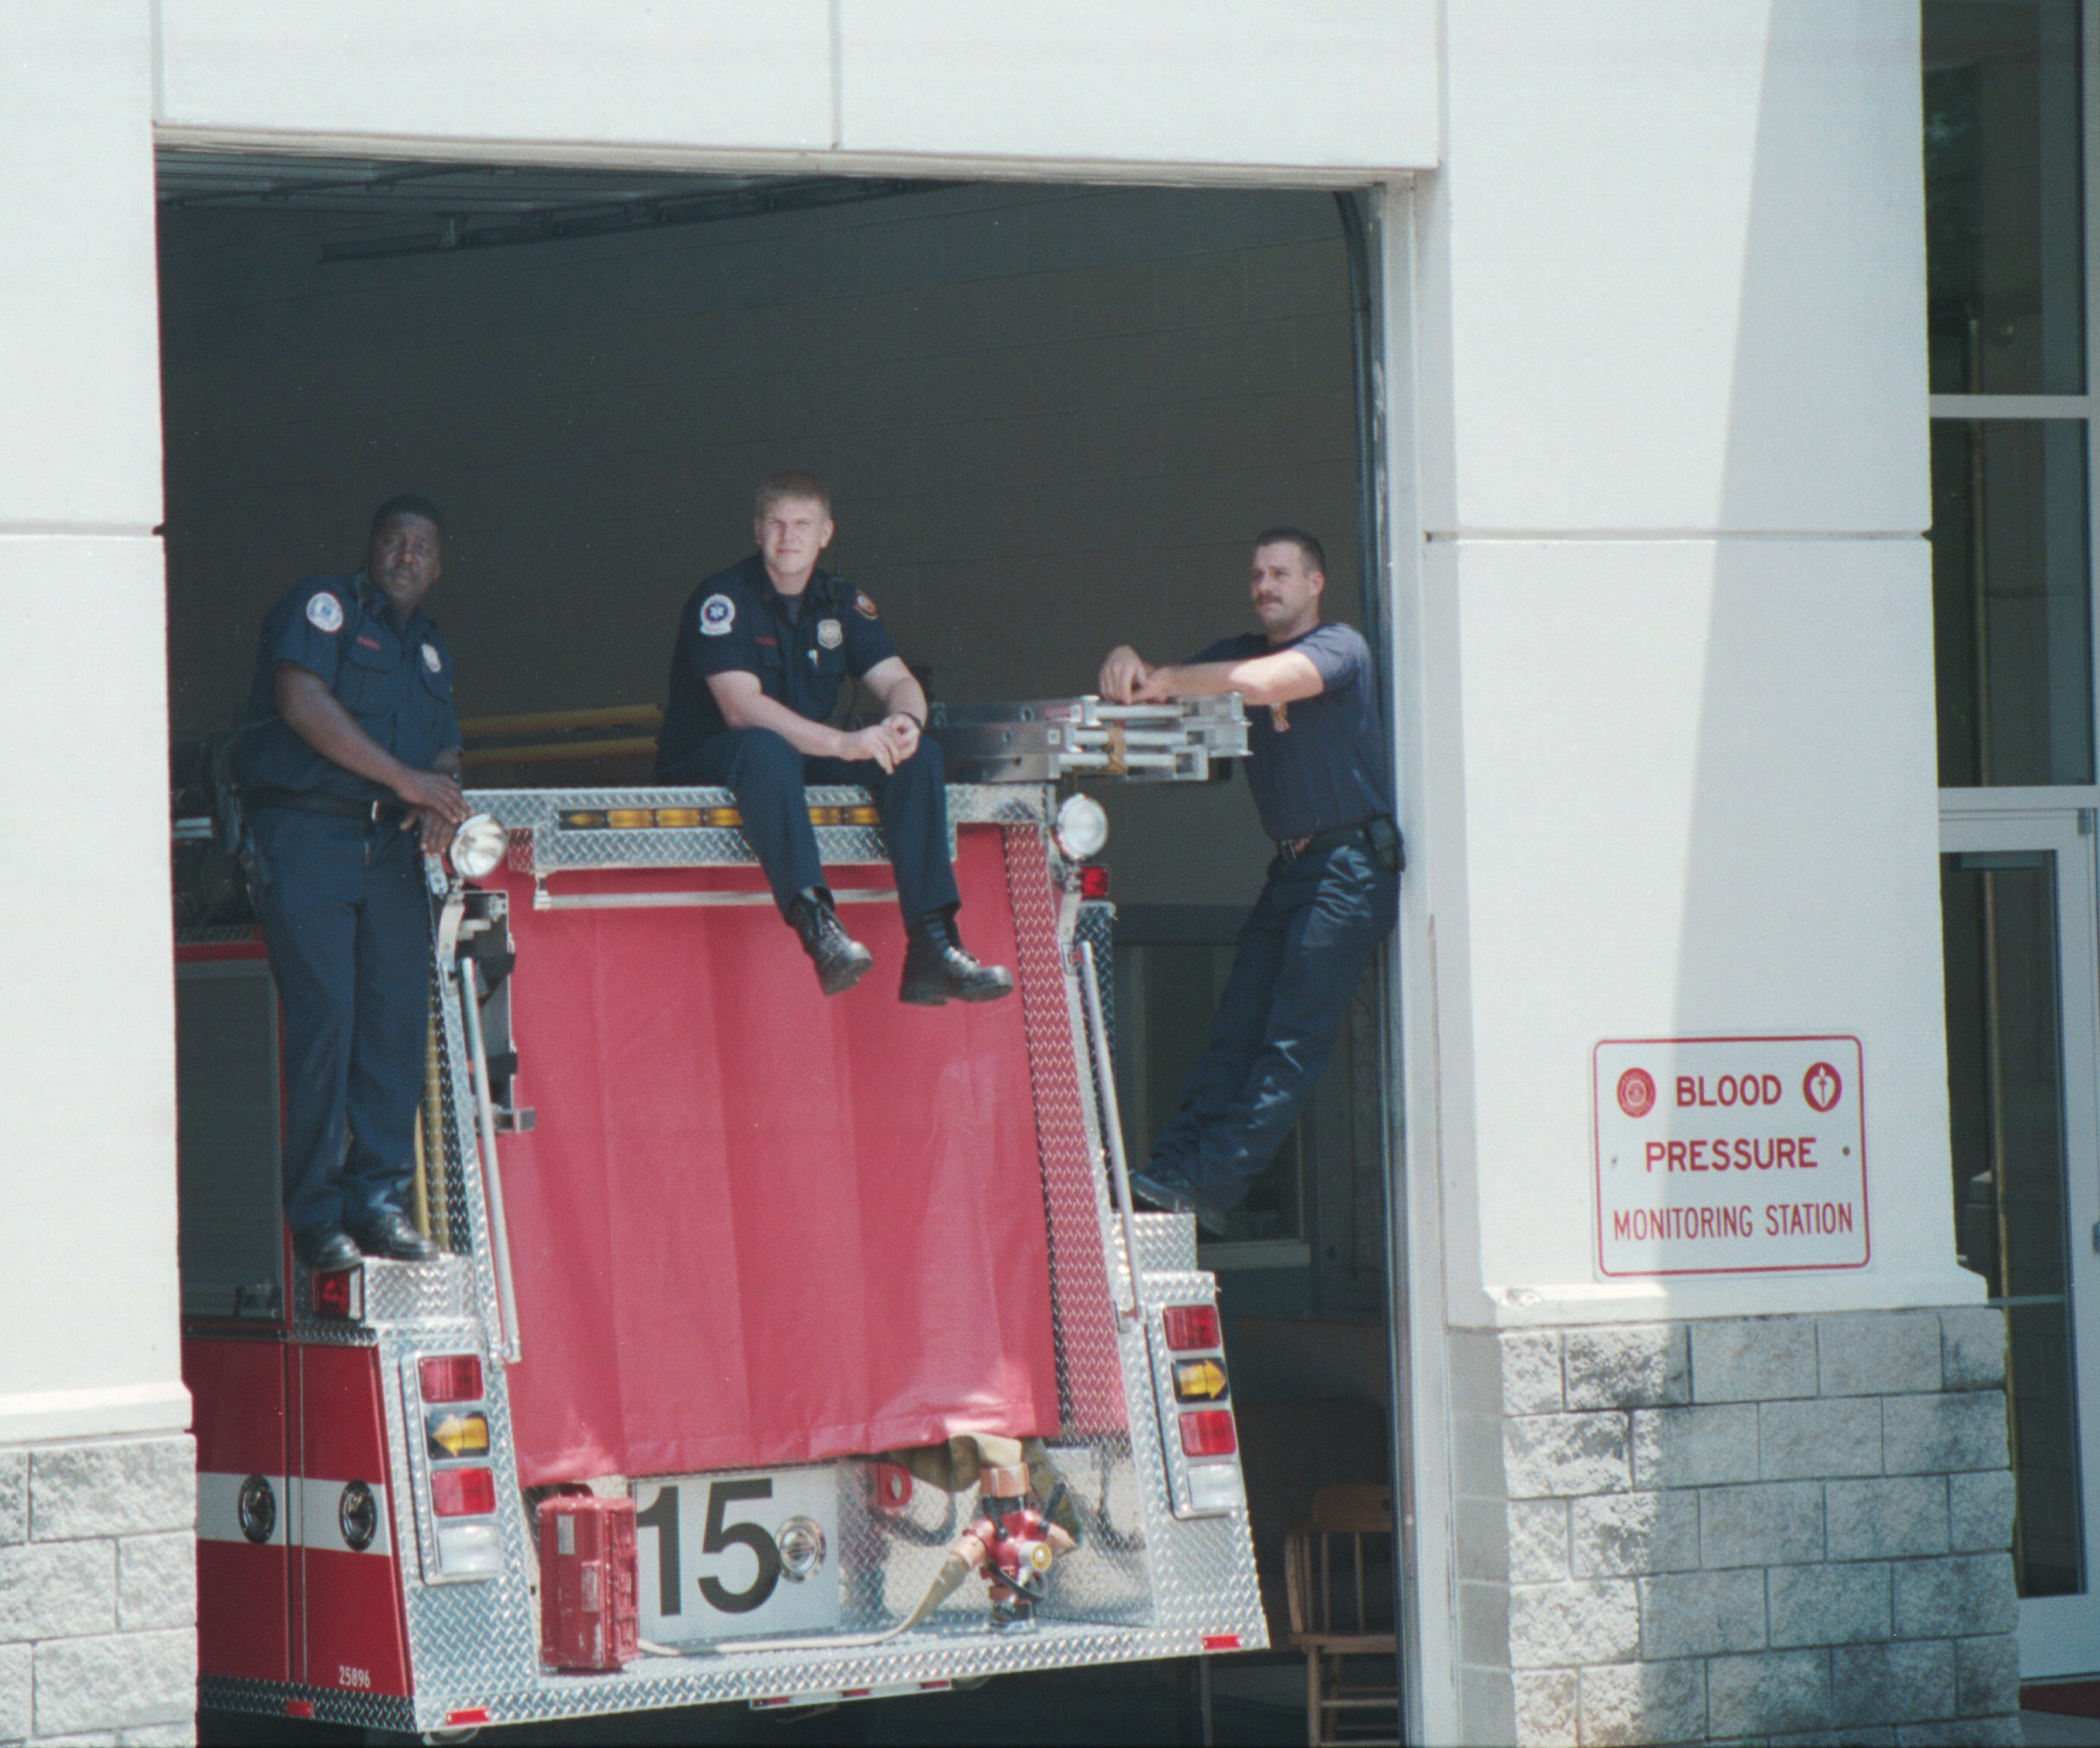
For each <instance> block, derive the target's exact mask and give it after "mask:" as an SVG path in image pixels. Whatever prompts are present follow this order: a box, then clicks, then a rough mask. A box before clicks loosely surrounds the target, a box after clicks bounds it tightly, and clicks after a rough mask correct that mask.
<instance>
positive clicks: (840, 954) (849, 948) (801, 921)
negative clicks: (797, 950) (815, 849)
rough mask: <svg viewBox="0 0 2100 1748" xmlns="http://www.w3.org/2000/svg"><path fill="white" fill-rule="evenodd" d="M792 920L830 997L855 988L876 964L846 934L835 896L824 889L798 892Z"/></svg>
mask: <svg viewBox="0 0 2100 1748" xmlns="http://www.w3.org/2000/svg"><path fill="white" fill-rule="evenodd" d="M787 920H788V922H792V923H793V924H794V932H795V933H796V934H798V935H800V937H801V939H802V951H803V952H804V953H807V954H808V955H809V958H810V962H811V963H812V964H813V965H814V966H816V967H817V984H818V986H819V988H820V989H822V990H823V991H824V992H825V995H827V996H835V995H838V994H839V993H840V992H842V991H845V990H850V989H851V988H852V987H853V985H855V984H857V983H858V982H859V981H860V980H861V979H862V978H863V976H864V975H865V974H866V972H867V970H868V967H869V966H871V965H873V964H874V963H875V955H874V954H873V953H870V952H869V951H868V949H867V948H866V947H863V946H862V945H861V944H860V943H859V942H858V941H856V940H854V939H853V937H852V936H851V935H850V934H847V933H846V930H845V925H844V923H842V922H839V920H838V912H837V911H835V910H833V909H832V895H831V894H830V893H828V892H826V891H825V890H824V889H823V888H822V887H821V886H811V887H806V888H805V889H804V890H802V891H800V892H798V893H796V894H795V896H794V900H793V902H791V903H789V905H788V906H787Z"/></svg>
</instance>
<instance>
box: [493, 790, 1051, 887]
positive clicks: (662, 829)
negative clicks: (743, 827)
mask: <svg viewBox="0 0 2100 1748" xmlns="http://www.w3.org/2000/svg"><path fill="white" fill-rule="evenodd" d="M804 794H805V795H806V797H807V799H808V804H809V805H810V806H811V807H813V808H865V807H868V806H870V805H871V799H870V795H869V794H868V792H867V790H865V789H860V788H857V787H846V786H841V785H836V784H813V785H812V786H811V787H810V788H809V789H806V790H805V791H804ZM1017 796H1018V797H1020V798H1021V799H1018V800H1017V799H1016V797H1017ZM466 802H467V806H468V807H469V808H471V809H472V810H473V811H474V812H476V813H482V814H490V815H491V816H492V817H493V818H494V819H495V820H497V823H498V824H500V825H502V826H503V827H506V828H508V830H509V833H510V866H511V869H512V871H514V872H516V873H520V874H534V875H547V874H551V873H554V872H556V871H560V870H562V869H571V870H573V869H581V868H748V867H756V866H757V865H758V857H757V854H756V852H755V851H753V850H752V848H751V846H750V844H749V843H748V842H747V841H746V840H745V839H744V836H743V833H742V832H741V831H739V830H737V828H736V827H727V826H714V827H709V826H647V827H643V828H639V829H634V828H629V829H615V828H613V827H610V826H608V827H603V828H598V827H591V828H586V829H581V830H579V829H572V828H565V827H563V826H562V824H561V816H562V815H563V814H578V813H610V812H612V811H614V810H623V811H624V810H636V811H639V810H642V809H647V810H648V811H650V812H652V813H654V812H655V811H656V810H657V809H659V808H681V809H686V810H693V809H702V810H704V809H706V808H734V807H735V806H736V805H737V798H736V796H734V795H731V793H730V792H729V790H727V789H471V790H469V791H468V792H467V796H466ZM1041 805H1042V803H1041V800H1040V799H1036V798H1034V796H1033V795H1032V792H1030V791H1028V790H1026V789H1022V790H1015V789H1006V790H998V789H988V788H986V787H985V786H984V785H979V784H964V783H957V784H951V785H950V786H949V789H948V855H949V857H950V858H951V859H952V858H953V857H954V855H955V828H956V827H958V826H969V825H993V824H1003V823H1008V822H1009V821H1015V822H1017V821H1019V820H1023V819H1028V818H1041V817H1042V815H1041V812H1040V809H1041ZM815 831H816V834H817V853H818V856H819V858H820V859H821V860H822V861H823V862H824V863H825V865H826V866H830V867H855V866H884V867H886V866H888V865H889V848H888V846H886V845H885V844H884V843H883V841H882V832H881V830H880V828H879V827H875V826H851V825H828V826H818V827H815Z"/></svg>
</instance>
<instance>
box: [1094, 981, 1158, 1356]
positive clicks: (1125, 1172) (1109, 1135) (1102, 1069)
mask: <svg viewBox="0 0 2100 1748" xmlns="http://www.w3.org/2000/svg"><path fill="white" fill-rule="evenodd" d="M1079 986H1080V988H1081V990H1082V991H1084V993H1085V997H1086V1024H1087V1029H1088V1031H1090V1032H1091V1033H1092V1035H1093V1047H1094V1079H1095V1080H1096V1081H1097V1082H1098V1083H1099V1085H1100V1087H1101V1105H1102V1124H1101V1129H1102V1135H1101V1139H1102V1143H1103V1145H1104V1148H1105V1149H1106V1150H1107V1153H1108V1156H1109V1170H1110V1175H1112V1176H1113V1178H1114V1180H1115V1183H1116V1207H1117V1208H1118V1209H1119V1210H1120V1211H1121V1213H1122V1215H1123V1266H1124V1267H1125V1268H1127V1269H1128V1270H1129V1271H1130V1302H1129V1305H1127V1306H1123V1307H1120V1309H1121V1310H1122V1312H1123V1315H1124V1316H1126V1317H1130V1318H1135V1316H1136V1315H1137V1314H1138V1308H1139V1306H1140V1305H1141V1304H1142V1302H1143V1297H1144V1295H1143V1294H1142V1291H1141V1290H1140V1289H1139V1287H1138V1279H1137V1232H1136V1228H1135V1227H1134V1226H1132V1225H1131V1223H1130V1169H1129V1163H1128V1162H1126V1161H1125V1160H1124V1158H1123V1111H1122V1108H1121V1107H1120V1106H1119V1105H1117V1104H1116V1064H1115V1062H1114V1061H1112V1060H1111V1059H1110V1055H1109V1031H1108V1025H1107V1023H1106V1022H1105V1021H1104V1019H1103V1017H1102V1013H1101V978H1100V975H1099V973H1098V972H1096V970H1095V969H1094V944H1093V942H1092V941H1081V942H1080V943H1079Z"/></svg>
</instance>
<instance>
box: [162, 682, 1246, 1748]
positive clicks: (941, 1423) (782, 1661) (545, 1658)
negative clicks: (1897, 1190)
mask: <svg viewBox="0 0 2100 1748" xmlns="http://www.w3.org/2000/svg"><path fill="white" fill-rule="evenodd" d="M939 732H940V733H941V735H942V737H943V739H944V744H945V746H946V751H947V754H948V759H949V765H950V770H951V773H952V775H960V776H965V777H967V778H970V779H971V781H966V782H956V783H954V784H952V787H951V789H950V790H949V796H948V801H949V817H950V820H951V821H952V828H953V836H954V844H953V850H954V856H955V862H956V868H957V875H958V881H959V884H960V885H961V888H962V891H963V895H964V900H965V909H964V911H963V915H962V921H963V925H964V928H965V933H966V935H967V938H968V940H969V943H970V945H971V948H972V949H973V950H974V951H975V952H977V953H978V954H979V955H980V956H981V957H982V958H984V959H985V960H988V961H991V962H996V963H1003V964H1007V965H1009V966H1012V967H1013V968H1014V970H1015V979H1016V982H1017V985H1018V991H1017V995H1016V997H1015V998H1014V999H1012V1000H1009V1001H1004V1002H1000V1003H994V1004H984V1005H980V1006H963V1005H951V1006H949V1007H946V1008H942V1009H938V1010H921V1009H915V1008H908V1007H904V1006H901V1005H900V1004H897V1003H896V1002H895V999H894V996H893V992H892V991H889V989H888V988H886V987H883V986H882V985H883V984H885V983H886V979H885V978H883V977H882V976H881V975H880V974H879V973H878V975H877V976H876V977H874V978H870V979H867V980H866V981H865V982H864V983H863V985H861V987H860V988H858V989H857V990H855V991H851V992H849V993H848V994H846V995H844V996H842V997H839V998H835V999H833V1000H831V1001H828V1002H827V1001H825V999H824V998H822V997H821V996H820V995H819V992H818V991H817V990H816V988H815V986H814V983H813V979H811V978H810V976H809V973H808V970H807V967H806V965H805V964H804V963H803V961H802V959H801V955H800V953H799V952H798V951H797V950H796V948H795V946H794V941H793V939H792V937H791V936H790V935H789V934H787V931H785V930H784V929H782V928H781V926H780V924H779V922H778V919H777V917H775V915H772V914H771V909H770V899H769V896H768V895H767V893H766V891H765V889H764V886H763V883H762V880H761V879H760V878H759V876H758V871H757V869H756V865H755V862H754V858H753V857H752V854H751V852H750V847H749V846H748V845H747V844H746V843H745V841H744V840H743V837H742V835H741V834H740V833H739V831H738V829H737V823H738V822H737V815H736V813H735V808H734V804H733V801H732V799H731V797H730V795H728V794H727V793H726V792H725V791H722V790H716V789H575V790H566V791H564V790H553V789H511V790H503V789H490V790H478V791H474V792H472V793H471V794H470V796H469V801H470V805H471V807H472V808H475V809H476V810H477V812H478V815H479V817H478V820H475V821H471V822H470V824H469V827H466V828H463V830H462V833H461V835H460V837H459V839H456V840H455V843H454V846H453V849H452V854H451V855H450V856H449V857H448V858H430V859H429V860H428V862H427V873H428V877H429V884H430V890H431V903H432V913H433V948H434V950H433V965H432V979H431V1022H430V1026H429V1044H428V1073H427V1089H426V1097H425V1099H424V1103H423V1107H422V1112H421V1118H420V1121H419V1146H420V1152H421V1160H420V1163H419V1171H418V1178H417V1206H416V1210H415V1213H416V1217H417V1219H418V1220H419V1223H420V1224H421V1225H422V1226H423V1227H424V1228H425V1230H427V1232H429V1233H430V1234H431V1235H432V1236H433V1238H436V1239H437V1240H438V1242H439V1243H440V1245H441V1246H442V1247H443V1250H444V1255H443V1256H442V1257H441V1258H440V1260H439V1261H438V1262H436V1263H434V1264H397V1263H391V1262H385V1261H377V1260H368V1261H366V1262H364V1264H362V1265H361V1266H360V1267H358V1268H356V1269H352V1270H347V1271H343V1272H338V1273H333V1274H326V1275H313V1274H311V1273H309V1272H308V1271H307V1270H305V1269H304V1268H303V1267H302V1266H300V1264H297V1263H296V1262H295V1261H294V1259H293V1258H292V1257H291V1255H290V1253H289V1250H288V1245H287V1242H286V1238H285V1233H284V1231H283V1226H282V1220H281V1214H280V1212H279V1205H278V1190H277V1182H278V1178H277V1159H276V1156H277V1144H278V1128H279V1117H278V1112H279V1107H280V1102H281V1099H280V1084H279V1077H278V1067H277V1061H276V1054H275V1053H276V1042H275V1039H276V1006H275V995H274V993H273V991H272V988H271V985H270V980H269V967H268V965H267V963H266V961H265V960H264V958H263V950H262V947H261V945H260V942H259V941H258V940H257V939H256V935H255V932H254V930H253V929H252V928H250V927H248V926H245V925H243V924H239V923H231V924H228V923H225V922H220V923H217V924H213V923H210V922H202V923H197V924H195V925H194V926H192V927H188V928H182V929H180V930H179V932H178V941H179V945H178V948H177V961H178V963H177V996H178V1017H179V1051H178V1054H179V1074H180V1099H181V1106H180V1112H181V1114H180V1193H181V1199H182V1207H181V1213H182V1224H181V1233H182V1263H183V1293H184V1314H185V1340H184V1349H183V1353H184V1366H183V1369H184V1375H185V1377H186V1378H187V1381H188V1384H189V1386H190V1388H191V1390H192V1391H193V1394H194V1397H195V1402H196V1434H197V1455H198V1470H199V1474H198V1524H197V1533H198V1581H199V1662H200V1668H201V1679H200V1683H199V1697H200V1701H201V1703H202V1704H203V1705H205V1706H206V1707H220V1708H226V1709H231V1710H237V1711H245V1712H261V1713H273V1714H276V1715H288V1716H293V1717H302V1718H313V1719H319V1720H334V1721H338V1722H342V1723H350V1724H359V1725H364V1726H372V1727H378V1728H386V1729H393V1730H402V1731H433V1730H446V1729H459V1728H462V1727H465V1726H476V1725H480V1724H484V1723H488V1724H497V1723H516V1722H521V1721H525V1720H539V1719H551V1718H559V1717H568V1716H576V1715H581V1714H586V1713H609V1712H621V1711H628V1710H635V1709H640V1708H643V1707H665V1706H680V1705H691V1704H695V1703H699V1702H705V1701H729V1700H740V1701H749V1702H750V1704H752V1705H754V1706H768V1707H771V1706H783V1707H785V1706H795V1705H805V1704H809V1703H813V1702H817V1701H836V1700H839V1699H844V1698H862V1697H868V1696H873V1695H880V1694H897V1693H907V1692H919V1691H923V1690H926V1689H929V1688H945V1687H947V1686H949V1685H951V1684H952V1683H953V1682H956V1681H958V1680H963V1679H968V1678H971V1677H977V1676H982V1675H988V1674H992V1673H996V1672H1000V1671H1007V1670H1017V1669H1047V1668H1054V1667H1064V1666H1072V1665H1078V1664H1083V1663H1104V1662H1110V1661H1116V1660H1123V1659H1135V1658H1148V1657H1163V1656H1186V1655H1192V1654H1199V1653H1203V1652H1206V1651H1218V1650H1242V1649H1253V1648H1257V1647H1260V1646H1261V1645H1262V1644H1265V1642H1266V1640H1265V1631H1264V1626H1263V1621H1262V1610H1261V1604H1260V1600H1259V1597H1258V1594H1257V1591H1256V1573H1255V1566H1254V1558H1253V1551H1252V1548H1251V1545H1250V1542H1249V1533H1248V1524H1247V1514H1246V1504H1245V1496H1244V1492H1243V1487H1242V1484H1241V1478H1240V1471H1239V1464H1238V1459H1237V1441H1236V1436H1235V1429H1234V1422H1233V1416H1232V1408H1231V1399H1230V1385H1229V1383H1228V1378H1227V1371H1226V1367H1225V1363H1224V1353H1223V1351H1222V1342H1221V1339H1220V1326H1219V1321H1218V1312H1217V1307H1216V1287H1215V1283H1214V1281H1213V1279H1212V1277H1211V1276H1209V1275H1207V1274H1205V1273H1204V1272H1203V1271H1202V1270H1199V1268H1198V1267H1197V1264H1196V1256H1195V1247H1194V1241H1193V1232H1192V1224H1191V1222H1190V1220H1189V1219H1188V1218H1187V1217H1186V1216H1185V1215H1170V1214H1160V1213H1137V1212H1133V1211H1131V1208H1130V1201H1129V1195H1128V1193H1127V1187H1126V1186H1125V1185H1124V1184H1123V1175H1124V1173H1123V1161H1122V1154H1121V1144H1120V1140H1119V1137H1118V1134H1117V1123H1116V1109H1115V1087H1114V1081H1113V1077H1112V1073H1111V1068H1110V1015H1109V1013H1108V1012H1107V1010H1106V999H1105V998H1106V996H1107V993H1108V991H1107V990H1106V988H1105V987H1104V977H1105V972H1106V970H1107V947H1108V923H1109V920H1110V915H1111V912H1110V907H1109V906H1108V904H1107V903H1106V902H1105V899H1104V896H1103V895H1104V886H1103V884H1101V880H1100V877H1099V876H1098V873H1097V870H1096V869H1095V867H1094V865H1092V864H1091V861H1090V858H1091V857H1092V856H1094V855H1095V854H1097V852H1098V851H1099V849H1100V846H1101V839H1102V838H1103V837H1104V835H1105V825H1104V820H1103V816H1102V814H1101V810H1100V808H1099V807H1098V804H1097V803H1096V802H1095V801H1093V800H1092V798H1091V795H1079V794H1076V793H1071V791H1072V783H1071V782H1070V779H1071V778H1072V777H1073V776H1075V775H1078V774H1091V775H1092V776H1134V777H1155V778H1161V779H1166V780H1173V779H1196V778H1201V777H1202V776H1205V775H1207V773H1208V767H1209V763H1210V761H1211V758H1213V757H1218V756H1220V755H1224V754H1230V753H1236V752H1243V751H1244V735H1245V730H1244V723H1243V719H1241V717H1240V713H1239V707H1238V701H1237V700H1235V699H1227V700H1196V701H1192V702H1190V703H1187V704H1184V705H1178V706H1165V707H1159V706H1148V707H1143V708H1131V709H1118V708H1116V707H1114V706H1104V705H1102V704H1100V703H1099V702H1098V701H1097V700H1058V701H1053V702H1049V703H1044V704H1037V705H1027V706H1005V707H1000V708H987V709H984V710H980V711H975V712H971V713H952V714H951V716H950V717H949V718H948V719H946V721H945V723H942V724H940V725H939ZM808 803H809V806H810V810H811V816H812V819H813V821H814V822H815V824H816V827H817V833H818V838H819V846H820V849H821V851H822V852H823V856H824V859H825V864H826V867H827V879H828V880H829V882H830V884H832V889H833V890H834V892H835V894H836V895H837V896H838V900H839V901H840V903H842V904H843V905H846V906H851V907H854V909H852V910H851V912H850V913H849V914H850V915H851V917H852V919H853V927H854V931H855V933H856V934H858V935H860V936H861V938H863V940H866V941H868V942H869V943H870V945H871V946H872V947H874V948H875V950H876V955H877V960H878V966H881V965H887V966H893V967H894V966H898V965H899V964H901V959H902V934H901V925H900V924H899V922H898V921H897V918H896V913H895V895H894V893H893V892H892V891H890V890H888V888H887V886H886V884H885V883H886V881H887V877H888V865H887V860H886V857H885V854H884V852H883V847H882V842H881V837H880V833H879V830H878V829H877V827H876V823H875V814H874V812H873V809H872V808H870V806H869V803H868V798H867V796H866V795H865V794H864V793H863V792H862V791H860V790H858V789H811V790H810V791H809V792H808ZM211 829H212V827H211V825H210V822H209V821H198V820H178V822H177V836H178V839H185V840H193V839H198V838H199V837H200V836H203V835H205V834H207V833H209V832H210V831H211ZM179 859H180V858H179Z"/></svg>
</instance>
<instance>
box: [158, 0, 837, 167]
mask: <svg viewBox="0 0 2100 1748" xmlns="http://www.w3.org/2000/svg"><path fill="white" fill-rule="evenodd" d="M159 119H160V120H161V122H163V123H168V124H169V125H173V126H178V127H194V128H210V129H221V130H249V131H261V132H281V133H292V134H297V133H333V134H344V133H351V134H369V135H375V136H389V135H391V136H402V137H415V138H423V139H442V140H506V141H544V142H550V143H552V142H590V143H592V144H599V145H618V144H629V145H648V144H672V145H678V146H684V147H688V148H707V147H713V148H743V149H750V150H755V151H762V150H775V151H778V150H800V151H819V150H822V149H825V148H826V147H828V146H830V145H831V143H832V50H831V24H830V16H829V10H828V8H827V7H826V5H825V0H677V3H675V4H671V3H665V4H655V5H648V4H635V3H621V4H606V3H604V0H300V3H299V4H297V5H286V4H284V3H283V0H162V4H161V95H160V116H159Z"/></svg>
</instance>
